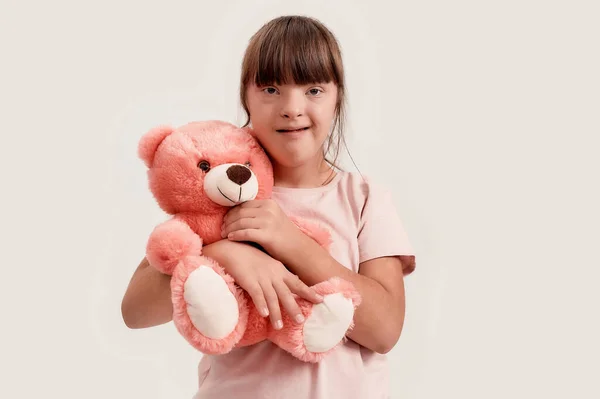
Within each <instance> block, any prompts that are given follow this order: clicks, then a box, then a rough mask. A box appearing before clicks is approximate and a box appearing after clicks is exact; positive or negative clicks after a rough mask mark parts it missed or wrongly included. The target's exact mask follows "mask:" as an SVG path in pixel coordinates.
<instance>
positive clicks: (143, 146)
mask: <svg viewBox="0 0 600 399" xmlns="http://www.w3.org/2000/svg"><path fill="white" fill-rule="evenodd" d="M174 130H175V129H173V128H172V127H171V126H166V125H162V126H157V127H155V128H152V129H150V130H149V131H148V132H147V133H146V134H144V135H143V136H142V138H141V140H140V142H139V145H138V156H139V157H140V158H141V159H142V160H143V161H144V163H145V164H146V166H147V167H151V166H152V162H153V161H154V154H156V150H157V149H158V146H159V145H160V143H162V141H163V140H164V139H165V138H166V137H167V136H168V135H170V134H171V133H173V131H174Z"/></svg>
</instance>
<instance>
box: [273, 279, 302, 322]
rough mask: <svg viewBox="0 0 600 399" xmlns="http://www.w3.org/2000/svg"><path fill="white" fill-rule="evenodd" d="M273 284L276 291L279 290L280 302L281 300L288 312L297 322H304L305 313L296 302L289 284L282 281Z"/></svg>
mask: <svg viewBox="0 0 600 399" xmlns="http://www.w3.org/2000/svg"><path fill="white" fill-rule="evenodd" d="M273 286H274V287H275V291H277V297H278V298H279V302H281V304H282V305H283V307H284V309H285V311H286V312H287V314H289V315H290V317H291V318H292V319H294V321H295V322H296V323H298V324H300V323H302V322H303V321H304V315H303V314H302V311H301V310H300V306H298V303H297V302H296V298H294V294H292V291H290V289H289V288H288V286H287V284H286V283H285V282H283V281H280V282H279V283H277V284H273Z"/></svg>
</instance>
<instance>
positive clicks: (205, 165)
mask: <svg viewBox="0 0 600 399" xmlns="http://www.w3.org/2000/svg"><path fill="white" fill-rule="evenodd" d="M198 168H200V170H201V171H203V172H208V171H209V170H210V164H209V163H208V162H207V161H200V162H198Z"/></svg>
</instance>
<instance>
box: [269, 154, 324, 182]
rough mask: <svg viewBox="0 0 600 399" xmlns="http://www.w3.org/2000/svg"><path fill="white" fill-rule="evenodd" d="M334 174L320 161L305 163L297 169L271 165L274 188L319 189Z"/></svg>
mask: <svg viewBox="0 0 600 399" xmlns="http://www.w3.org/2000/svg"><path fill="white" fill-rule="evenodd" d="M334 174H335V172H334V170H333V169H332V168H331V167H330V166H329V165H328V164H327V162H325V160H322V161H320V162H317V163H312V162H310V163H307V164H305V165H302V166H297V167H292V168H289V167H285V166H281V165H273V177H274V179H275V186H277V187H290V188H313V187H320V186H322V185H324V184H325V183H326V182H328V181H329V180H330V178H331V177H332V176H333V175H334Z"/></svg>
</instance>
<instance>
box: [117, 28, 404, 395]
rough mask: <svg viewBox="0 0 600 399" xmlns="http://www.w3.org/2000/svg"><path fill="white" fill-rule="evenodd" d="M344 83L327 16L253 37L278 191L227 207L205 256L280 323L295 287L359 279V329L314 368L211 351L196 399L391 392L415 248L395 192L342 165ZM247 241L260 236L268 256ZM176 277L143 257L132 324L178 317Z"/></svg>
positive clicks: (264, 136) (271, 348)
mask: <svg viewBox="0 0 600 399" xmlns="http://www.w3.org/2000/svg"><path fill="white" fill-rule="evenodd" d="M344 87H345V86H344V71H343V66H342V58H341V53H340V49H339V47H338V43H337V41H336V39H335V37H334V36H333V34H332V33H331V32H330V31H329V30H328V29H327V28H326V27H325V26H323V25H322V24H321V23H320V22H318V21H316V20H314V19H312V18H308V17H299V16H288V17H280V18H277V19H274V20H272V21H270V22H269V23H267V24H266V25H264V26H263V27H262V28H261V29H260V30H259V31H258V32H257V33H256V34H255V35H254V36H253V37H252V39H251V41H250V43H249V45H248V48H247V50H246V53H245V56H244V60H243V65H242V76H241V87H240V99H241V103H242V106H243V108H244V110H245V111H246V113H247V115H248V119H249V120H248V121H247V122H246V125H248V124H250V125H251V126H252V128H253V129H254V131H255V133H256V136H257V138H258V140H259V141H260V142H261V144H262V145H263V146H264V148H265V150H266V151H267V153H268V155H269V157H270V158H271V161H272V163H273V168H274V177H275V188H274V190H273V198H272V200H269V201H250V202H248V203H245V204H243V205H240V206H238V207H236V208H233V209H232V210H231V211H229V213H228V214H227V216H226V218H225V221H224V223H223V237H224V239H223V240H222V241H219V242H217V243H214V244H211V245H208V246H206V247H205V248H204V254H205V255H206V256H209V257H212V258H214V259H215V260H217V261H218V262H219V263H220V264H221V265H222V266H223V267H224V268H225V270H226V271H227V272H228V273H229V274H231V275H232V276H233V277H234V278H235V279H236V281H237V282H238V283H239V285H240V286H241V287H242V288H244V289H246V290H247V291H248V292H251V293H252V298H253V301H254V303H255V305H256V306H257V307H258V309H262V310H264V312H263V313H264V314H268V317H270V320H271V322H272V323H273V326H274V327H275V328H280V327H281V324H282V321H281V318H282V317H281V314H282V312H288V313H289V314H290V316H292V319H293V318H294V317H295V316H298V308H297V307H296V306H295V301H294V299H293V297H292V293H295V294H298V295H300V296H302V297H304V298H306V299H308V300H311V301H313V302H319V300H320V299H319V298H318V297H317V296H316V294H315V293H314V292H313V291H312V290H311V289H310V288H308V287H309V286H312V285H314V284H317V283H319V282H321V281H323V280H326V279H328V278H330V277H332V276H339V277H342V278H344V279H346V280H349V281H351V282H352V283H353V284H354V285H355V287H356V288H357V289H358V290H359V292H360V294H361V296H362V304H361V305H360V306H359V307H358V309H357V311H356V313H355V327H354V329H353V330H352V331H351V332H350V333H349V334H348V338H349V339H348V340H347V341H346V342H345V343H344V344H343V345H341V346H339V347H338V348H337V349H336V350H335V351H334V352H332V353H331V354H330V355H329V356H327V357H325V358H324V359H323V360H322V361H321V362H319V363H316V364H314V363H304V362H301V361H299V360H297V359H295V358H293V357H292V356H291V355H289V354H288V353H286V352H284V351H283V350H282V349H279V348H278V347H277V346H275V345H274V344H272V343H270V342H269V341H264V342H261V343H259V344H256V345H253V346H249V347H244V348H239V349H234V350H233V351H232V352H230V353H228V354H226V355H220V356H203V357H202V360H201V362H200V365H199V390H198V393H197V394H196V396H195V397H196V398H197V399H201V398H202V399H204V398H219V399H220V398H223V399H226V398H236V399H244V398H249V399H250V398H251V399H263V398H318V399H331V398H345V399H349V398H357V399H358V398H361V399H362V398H368V399H375V398H388V397H389V393H388V385H389V384H388V379H389V375H388V369H387V363H386V357H385V355H384V354H385V353H386V352H388V351H389V350H390V349H392V347H393V346H394V345H395V343H396V342H397V340H398V338H399V337H400V333H401V331H402V326H403V323H404V309H405V302H404V282H403V276H404V275H406V274H409V273H411V272H412V271H413V270H414V267H415V260H414V253H413V250H412V248H411V245H410V243H409V241H408V238H407V236H406V234H405V231H404V229H403V226H402V223H401V221H400V219H399V217H398V216H397V213H396V211H395V209H394V206H393V203H392V199H391V196H390V194H389V193H388V191H387V190H385V189H383V188H382V187H380V186H378V185H375V184H373V183H371V182H370V181H369V180H368V179H364V178H363V177H361V176H360V175H359V174H355V173H348V172H345V171H342V170H340V169H339V168H338V167H336V165H335V161H336V159H337V153H338V151H339V144H340V142H341V141H342V139H343V136H342V135H343V128H342V127H343V115H344V102H345V98H344ZM246 125H245V126H246ZM332 147H333V149H334V151H333V153H334V157H333V159H332V160H331V162H330V160H328V159H327V155H328V154H329V153H330V152H332V151H330V150H332ZM291 214H293V215H297V216H300V217H302V218H304V219H308V220H310V219H312V220H313V221H318V222H319V223H321V224H324V225H325V226H327V227H328V228H329V230H330V232H331V235H332V240H333V244H332V245H331V248H330V252H327V251H326V250H324V249H323V248H321V247H320V246H319V245H318V244H317V243H316V242H314V241H313V240H311V239H310V238H308V237H307V236H305V235H303V234H302V233H301V232H300V230H298V229H297V228H296V227H295V226H294V225H293V224H292V222H291V221H290V220H289V219H288V217H287V216H286V215H291ZM238 241H251V242H255V243H258V244H260V245H261V246H262V247H263V248H265V249H266V250H267V252H268V253H269V255H267V254H265V253H264V252H261V251H260V250H258V249H256V248H254V247H252V246H250V245H247V244H244V243H241V242H238ZM284 265H285V266H284ZM169 279H170V277H169V276H166V275H162V274H160V273H159V272H157V271H156V270H155V269H154V268H153V267H150V266H149V265H148V262H147V261H146V260H143V261H142V263H141V264H140V266H139V267H138V269H137V270H136V271H135V274H134V275H133V277H132V279H131V282H130V285H129V287H128V290H127V292H126V294H125V297H124V299H123V304H122V312H123V318H124V320H125V323H126V324H127V325H128V326H129V327H131V328H144V327H150V326H154V325H158V324H162V323H166V322H168V321H170V320H171V318H172V306H171V299H170V288H169Z"/></svg>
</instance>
